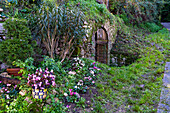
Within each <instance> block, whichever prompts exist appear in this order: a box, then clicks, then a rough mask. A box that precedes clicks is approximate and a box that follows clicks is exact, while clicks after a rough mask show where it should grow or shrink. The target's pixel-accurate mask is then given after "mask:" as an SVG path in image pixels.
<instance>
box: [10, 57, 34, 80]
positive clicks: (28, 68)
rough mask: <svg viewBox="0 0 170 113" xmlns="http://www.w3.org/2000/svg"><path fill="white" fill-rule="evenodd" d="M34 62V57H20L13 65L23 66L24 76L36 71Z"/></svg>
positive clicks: (21, 71)
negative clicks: (22, 59) (24, 58)
mask: <svg viewBox="0 0 170 113" xmlns="http://www.w3.org/2000/svg"><path fill="white" fill-rule="evenodd" d="M33 63H34V59H33V58H32V57H29V58H27V59H26V60H25V61H21V60H20V59H18V60H16V61H14V62H13V65H15V66H17V67H20V68H22V69H21V70H20V73H22V76H25V77H27V75H28V74H33V73H34V72H35V69H36V67H35V66H34V64H33Z"/></svg>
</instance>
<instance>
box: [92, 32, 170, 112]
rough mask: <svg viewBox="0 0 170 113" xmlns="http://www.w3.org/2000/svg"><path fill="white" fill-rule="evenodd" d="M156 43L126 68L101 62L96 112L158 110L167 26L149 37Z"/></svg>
mask: <svg viewBox="0 0 170 113" xmlns="http://www.w3.org/2000/svg"><path fill="white" fill-rule="evenodd" d="M146 40H148V41H149V42H150V43H153V46H151V47H146V49H143V50H142V51H143V53H142V54H141V56H140V59H138V60H137V61H136V62H135V63H133V64H131V65H129V66H126V67H125V66H123V67H109V66H107V65H104V64H99V65H98V67H99V68H101V70H100V73H99V74H98V80H97V83H96V88H97V90H98V94H97V95H96V97H95V99H94V102H95V104H96V107H95V111H94V112H103V113H104V112H116V111H117V112H156V111H157V107H158V103H159V100H160V99H159V98H160V93H161V87H162V78H163V72H164V66H165V63H166V61H170V59H169V58H168V55H169V54H170V53H169V52H168V51H169V50H170V46H169V45H170V37H169V32H168V31H167V30H166V29H163V30H161V31H159V32H158V33H154V34H150V35H149V36H147V37H146Z"/></svg>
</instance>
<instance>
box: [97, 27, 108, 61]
mask: <svg viewBox="0 0 170 113" xmlns="http://www.w3.org/2000/svg"><path fill="white" fill-rule="evenodd" d="M95 60H96V61H98V62H101V63H105V64H108V34H107V32H106V30H105V29H104V28H103V27H102V28H100V29H98V30H97V32H96V34H95Z"/></svg>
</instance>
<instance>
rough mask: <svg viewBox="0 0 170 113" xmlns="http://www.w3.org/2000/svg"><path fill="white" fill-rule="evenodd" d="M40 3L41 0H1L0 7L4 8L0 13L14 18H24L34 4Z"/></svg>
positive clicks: (32, 8)
mask: <svg viewBox="0 0 170 113" xmlns="http://www.w3.org/2000/svg"><path fill="white" fill-rule="evenodd" d="M39 3H41V0H36V1H35V0H1V1H0V7H1V8H3V9H4V13H3V14H2V15H4V16H7V17H14V18H25V19H26V16H27V15H28V14H29V13H30V12H31V11H32V10H34V8H35V7H34V6H35V5H38V4H39Z"/></svg>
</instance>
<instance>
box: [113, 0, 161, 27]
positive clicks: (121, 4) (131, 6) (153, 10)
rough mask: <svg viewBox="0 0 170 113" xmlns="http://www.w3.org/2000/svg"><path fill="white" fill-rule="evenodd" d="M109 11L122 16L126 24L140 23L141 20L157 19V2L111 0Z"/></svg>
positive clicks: (154, 20)
mask: <svg viewBox="0 0 170 113" xmlns="http://www.w3.org/2000/svg"><path fill="white" fill-rule="evenodd" d="M110 3H111V5H110V6H111V7H110V9H111V12H112V13H113V14H117V15H119V16H120V17H123V20H124V21H125V22H126V24H129V23H130V24H133V25H134V24H137V25H138V24H140V23H141V22H143V21H145V22H146V21H153V22H157V21H158V13H159V8H160V7H161V6H159V5H157V2H156V3H155V2H152V1H147V0H144V1H140V0H136V1H132V0H127V1H118V0H111V2H110Z"/></svg>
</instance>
